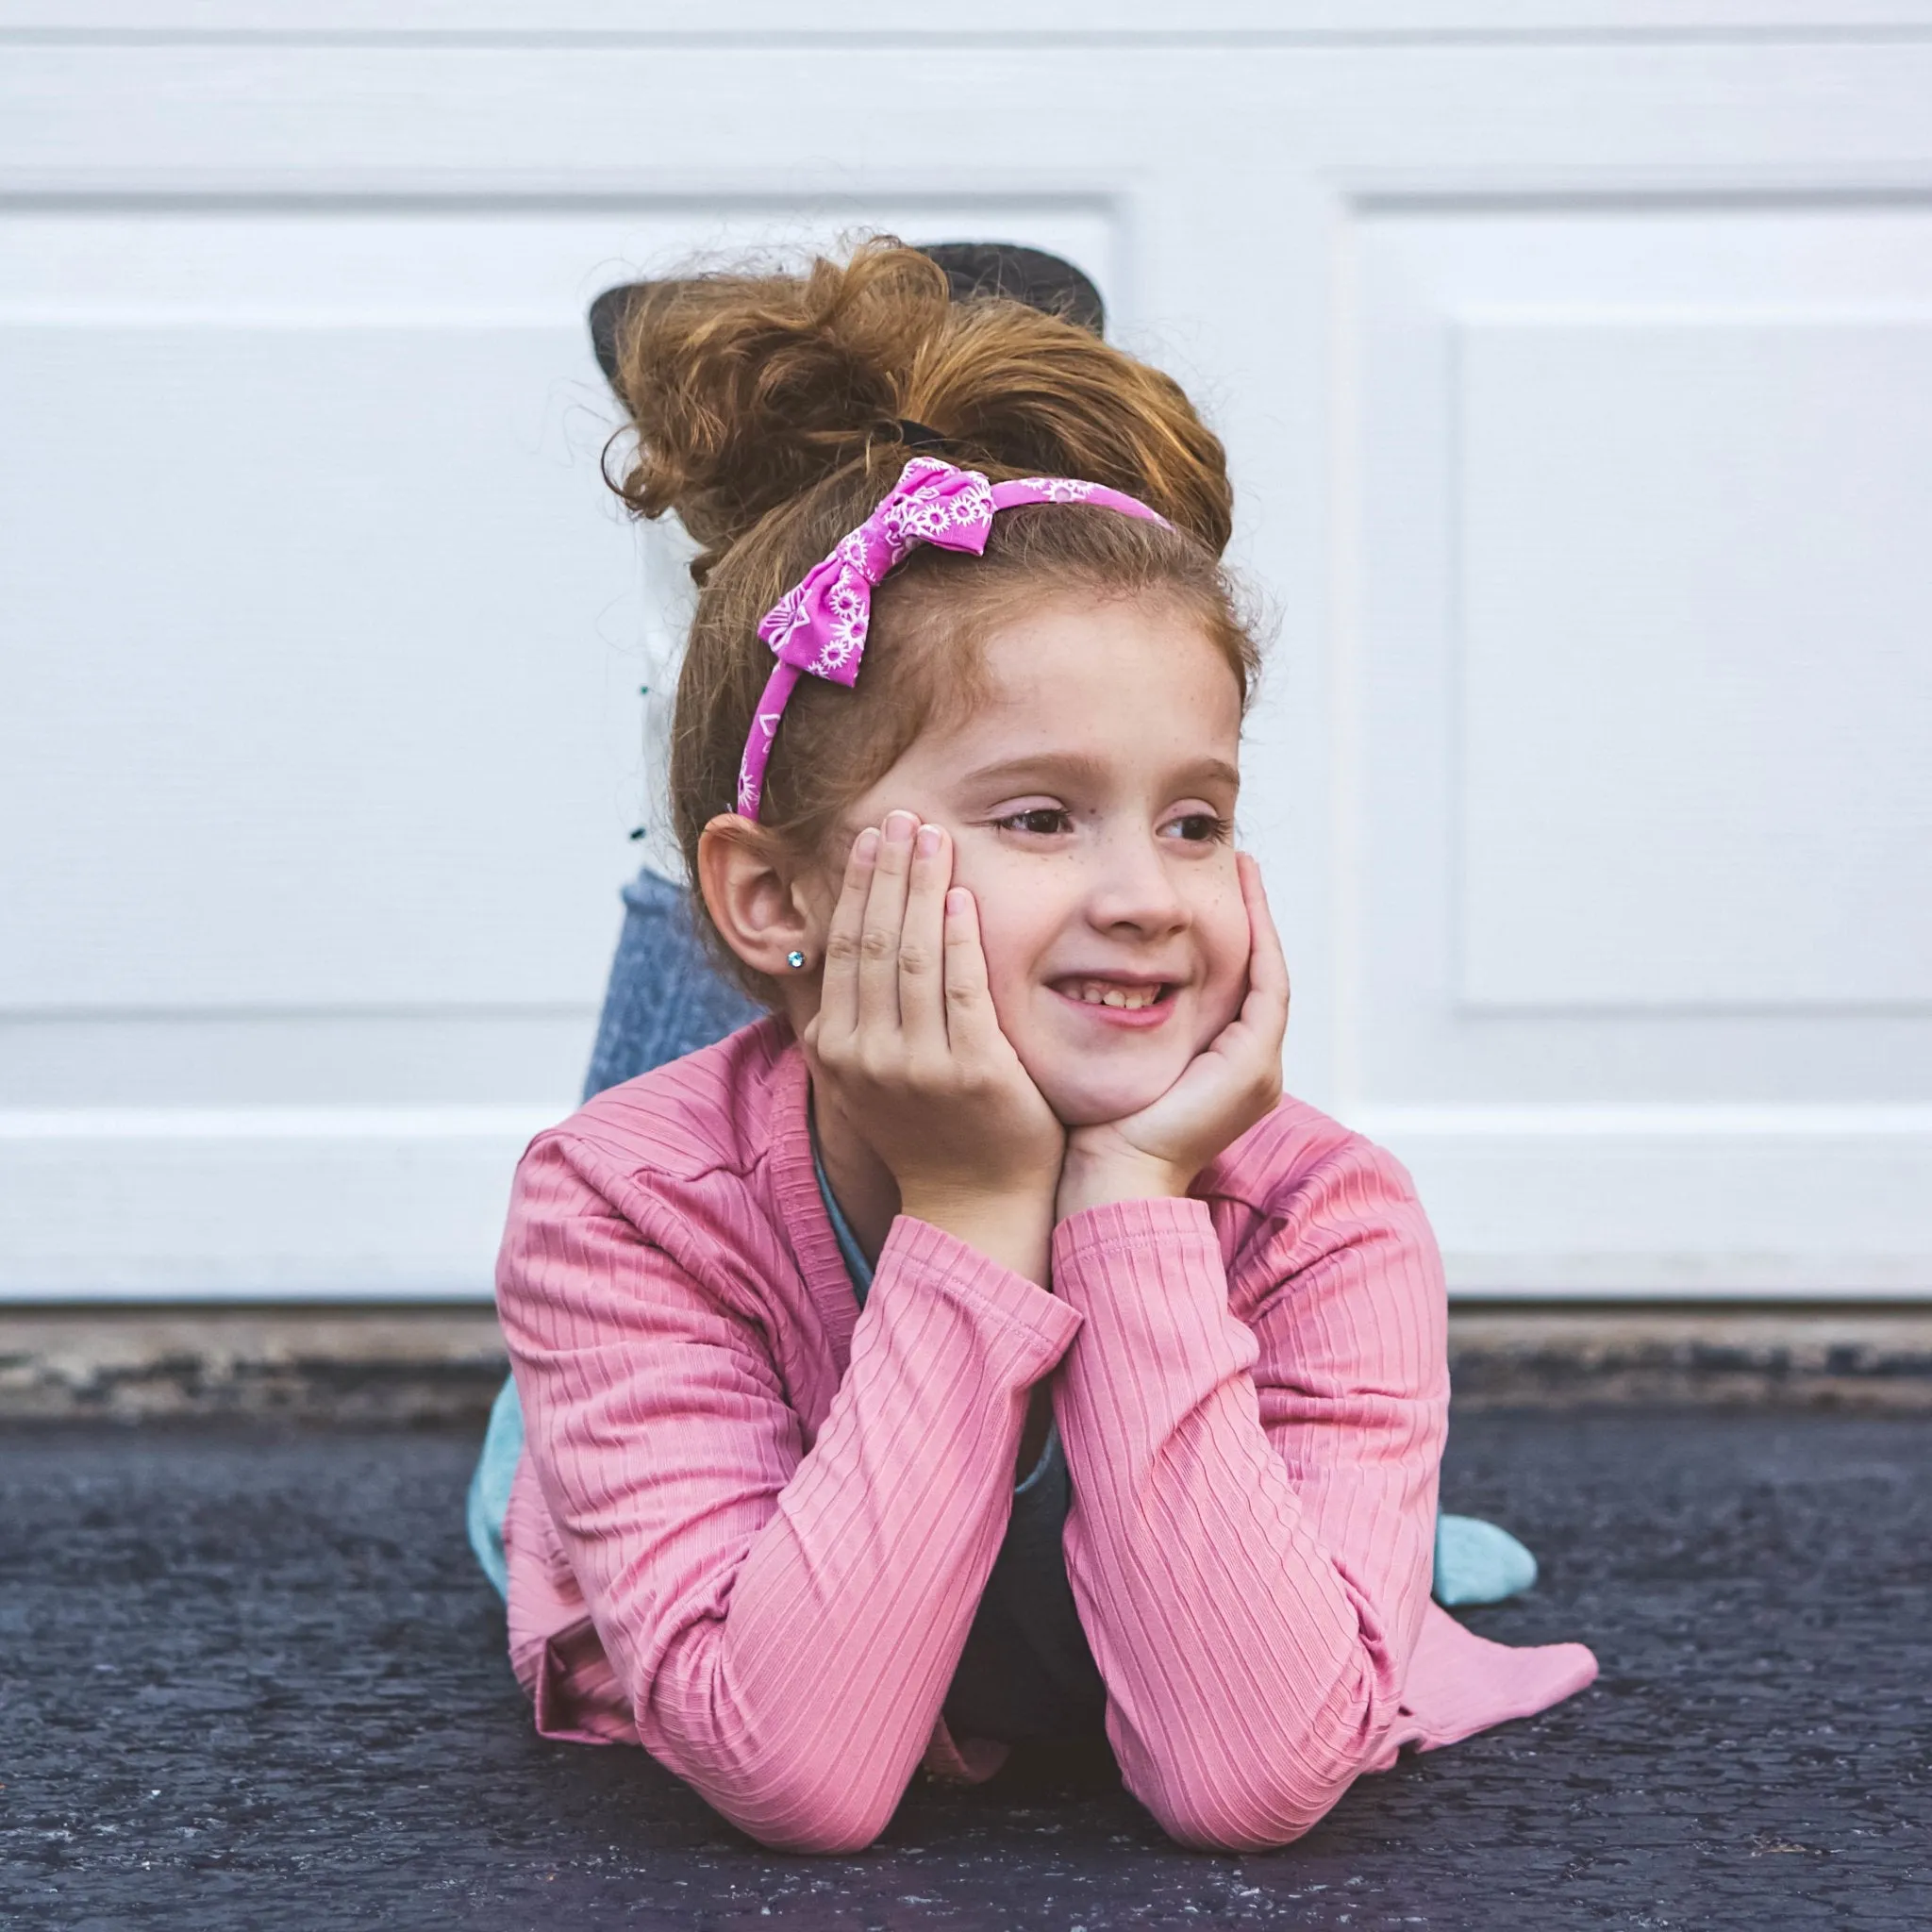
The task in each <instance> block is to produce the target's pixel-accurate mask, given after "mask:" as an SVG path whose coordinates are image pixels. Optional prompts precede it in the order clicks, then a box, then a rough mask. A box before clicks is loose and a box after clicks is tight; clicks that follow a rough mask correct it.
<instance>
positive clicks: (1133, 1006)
mask: <svg viewBox="0 0 1932 1932" xmlns="http://www.w3.org/2000/svg"><path fill="white" fill-rule="evenodd" d="M1079 996H1080V999H1081V1000H1082V1002H1083V1003H1084V1004H1085V1005H1087V1006H1090V1007H1124V1008H1126V1009H1127V1010H1128V1011H1129V1012H1138V1011H1139V1010H1140V1009H1141V1008H1142V1007H1151V1006H1152V1005H1153V1004H1154V1003H1155V1001H1156V1000H1158V998H1159V997H1160V989H1159V988H1158V986H1136V987H1132V988H1128V987H1124V986H1108V985H1105V984H1103V983H1102V982H1101V981H1099V980H1094V979H1087V980H1082V981H1081V983H1080V992H1079Z"/></svg>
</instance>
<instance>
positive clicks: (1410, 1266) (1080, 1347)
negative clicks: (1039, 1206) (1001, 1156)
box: [1053, 1114, 1448, 1850]
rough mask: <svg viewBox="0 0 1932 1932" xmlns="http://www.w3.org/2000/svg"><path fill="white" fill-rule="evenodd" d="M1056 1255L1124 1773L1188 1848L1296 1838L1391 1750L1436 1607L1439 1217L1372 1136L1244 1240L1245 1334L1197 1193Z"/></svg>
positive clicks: (1441, 1386)
mask: <svg viewBox="0 0 1932 1932" xmlns="http://www.w3.org/2000/svg"><path fill="white" fill-rule="evenodd" d="M1287 1118H1289V1117H1288V1116H1286V1115H1285V1114H1284V1115H1277V1116H1276V1117H1275V1119H1274V1120H1273V1121H1270V1122H1269V1123H1267V1124H1264V1125H1263V1126H1262V1127H1260V1128H1258V1129H1257V1130H1256V1133H1255V1135H1254V1136H1253V1138H1252V1139H1251V1141H1249V1142H1248V1143H1247V1146H1246V1147H1245V1148H1244V1150H1243V1153H1244V1155H1250V1154H1252V1155H1264V1154H1265V1152H1266V1149H1267V1145H1268V1143H1269V1141H1271V1139H1275V1140H1279V1139H1284V1138H1286V1133H1285V1131H1284V1132H1280V1133H1278V1132H1277V1124H1278V1123H1281V1122H1283V1121H1284V1120H1285V1119H1287ZM1053 1267H1054V1285H1055V1287H1056V1289H1057V1291H1058V1293H1059V1294H1060V1295H1061V1296H1062V1297H1063V1298H1064V1299H1065V1301H1066V1302H1067V1303H1068V1305H1069V1306H1070V1307H1074V1308H1075V1309H1077V1310H1079V1311H1080V1313H1081V1314H1082V1315H1084V1316H1085V1318H1086V1320H1085V1325H1084V1326H1083V1328H1082V1331H1081V1333H1080V1336H1079V1338H1078V1340H1077V1341H1075V1343H1074V1346H1073V1348H1072V1349H1071V1350H1070V1351H1069V1353H1068V1356H1067V1358H1066V1361H1065V1364H1064V1366H1063V1367H1062V1369H1061V1371H1060V1374H1059V1376H1058V1386H1057V1389H1056V1396H1055V1400H1056V1408H1057V1411H1058V1419H1059V1425H1060V1433H1061V1435H1062V1438H1063V1439H1064V1441H1065V1444H1066V1453H1067V1461H1068V1466H1069V1468H1070V1470H1071V1471H1072V1474H1073V1487H1074V1508H1073V1512H1072V1514H1071V1516H1070V1518H1069V1521H1068V1524H1067V1538H1066V1547H1067V1560H1068V1570H1069V1574H1070V1575H1071V1578H1072V1581H1073V1586H1074V1596H1075V1599H1076V1601H1077V1602H1078V1604H1079V1607H1080V1614H1081V1620H1082V1622H1083V1623H1084V1624H1085V1625H1086V1628H1087V1632H1088V1637H1089V1640H1090V1641H1091V1644H1092V1646H1093V1652H1094V1657H1095V1660H1096V1661H1097V1663H1098V1664H1099V1666H1100V1670H1101V1674H1102V1675H1103V1676H1104V1677H1105V1678H1106V1680H1107V1684H1108V1693H1109V1698H1108V1736H1109V1738H1110V1739H1111V1740H1112V1743H1113V1747H1114V1751H1115V1754H1116V1756H1117V1757H1119V1759H1120V1763H1121V1767H1122V1771H1123V1774H1124V1777H1125V1780H1126V1783H1127V1787H1128V1789H1129V1790H1132V1791H1133V1792H1134V1793H1135V1795H1136V1796H1137V1797H1139V1798H1140V1799H1141V1802H1142V1803H1143V1804H1145V1805H1146V1806H1147V1807H1148V1808H1149V1810H1151V1811H1152V1812H1153V1813H1154V1815H1155V1816H1156V1817H1157V1818H1158V1820H1159V1821H1160V1823H1161V1824H1162V1825H1164V1826H1165V1827H1166V1829H1167V1830H1168V1831H1170V1832H1171V1833H1173V1834H1174V1836H1175V1837H1176V1838H1179V1839H1181V1840H1185V1841H1187V1842H1189V1843H1192V1844H1198V1845H1208V1846H1220V1847H1225V1848H1228V1849H1238V1850H1248V1849H1257V1848H1261V1847H1265V1846H1271V1845H1279V1844H1282V1843H1285V1842H1287V1841H1288V1840H1291V1839H1293V1838H1296V1837H1298V1836H1299V1835H1300V1834H1301V1833H1303V1832H1305V1831H1307V1829H1308V1827H1309V1826H1310V1825H1312V1824H1314V1823H1315V1822H1316V1821H1317V1820H1318V1819H1320V1818H1321V1817H1322V1816H1323V1815H1324V1813H1325V1812H1326V1811H1327V1810H1328V1809H1329V1807H1331V1806H1333V1805H1334V1804H1335V1802H1336V1800H1337V1799H1338V1798H1340V1797H1341V1793H1342V1792H1343V1791H1344V1790H1346V1789H1347V1788H1348V1786H1349V1784H1350V1783H1351V1782H1352V1781H1353V1780H1354V1778H1355V1777H1356V1776H1357V1774H1359V1773H1361V1772H1363V1771H1365V1770H1368V1769H1370V1768H1372V1767H1375V1766H1379V1765H1380V1764H1382V1763H1385V1762H1386V1761H1387V1759H1388V1758H1389V1757H1391V1756H1392V1750H1391V1747H1390V1746H1389V1744H1388V1743H1387V1741H1386V1740H1387V1734H1388V1732H1389V1731H1390V1729H1391V1726H1392V1724H1393V1723H1394V1720H1395V1718H1396V1716H1397V1713H1398V1707H1399V1703H1400V1699H1401V1695H1402V1689H1403V1685H1404V1681H1405V1678H1406V1676H1407V1666H1408V1660H1409V1657H1410V1654H1411V1652H1412V1650H1413V1648H1414V1645H1415V1642H1416V1639H1417V1636H1418V1633H1419V1631H1420V1629H1421V1624H1422V1618H1423V1613H1424V1609H1425V1607H1426V1606H1427V1602H1428V1591H1429V1568H1430V1557H1431V1546H1432V1532H1433V1527H1434V1521H1435V1502H1436V1474H1437V1466H1438V1463H1439V1461H1440V1458H1441V1451H1442V1443H1443V1439H1444V1434H1445V1428H1446V1417H1447V1407H1448V1380H1447V1373H1446V1368H1445V1364H1444V1356H1445V1341H1444V1334H1443V1328H1444V1315H1443V1294H1442V1287H1441V1269H1440V1264H1439V1263H1438V1260H1437V1258H1436V1251H1435V1246H1434V1242H1433V1241H1432V1240H1431V1239H1430V1236H1429V1232H1428V1228H1427V1224H1426V1223H1425V1222H1424V1219H1423V1216H1422V1211H1421V1209H1420V1208H1419V1207H1418V1206H1417V1204H1416V1203H1415V1201H1414V1199H1413V1197H1412V1195H1411V1194H1410V1193H1409V1191H1408V1189H1407V1185H1406V1182H1405V1179H1404V1177H1403V1175H1402V1174H1401V1172H1400V1170H1399V1169H1398V1168H1397V1167H1396V1166H1395V1164H1394V1163H1393V1162H1392V1161H1390V1160H1389V1159H1387V1158H1386V1157H1384V1156H1381V1155H1379V1154H1378V1153H1376V1151H1375V1150H1374V1149H1373V1148H1371V1147H1369V1146H1367V1144H1366V1143H1363V1142H1359V1141H1354V1142H1347V1143H1344V1144H1343V1145H1342V1146H1341V1147H1340V1148H1339V1149H1338V1150H1336V1151H1335V1152H1333V1153H1332V1154H1331V1155H1329V1156H1328V1158H1325V1159H1324V1161H1323V1162H1322V1163H1321V1164H1320V1166H1319V1167H1318V1168H1317V1169H1316V1171H1315V1172H1314V1173H1312V1174H1308V1175H1307V1176H1305V1177H1303V1178H1302V1179H1301V1181H1300V1182H1299V1184H1298V1185H1297V1186H1295V1188H1294V1190H1293V1192H1292V1196H1291V1206H1290V1207H1289V1208H1288V1209H1287V1211H1286V1212H1285V1213H1283V1214H1280V1215H1277V1217H1276V1218H1275V1219H1274V1220H1273V1221H1272V1222H1271V1223H1270V1224H1269V1225H1268V1227H1267V1230H1266V1233H1265V1235H1263V1236H1262V1237H1261V1238H1260V1239H1259V1241H1258V1242H1257V1248H1256V1249H1255V1250H1251V1252H1250V1253H1249V1254H1248V1255H1246V1256H1244V1257H1243V1264H1242V1271H1241V1272H1242V1277H1243V1280H1244V1281H1248V1280H1258V1281H1262V1282H1265V1283H1266V1287H1265V1289H1264V1290H1263V1291H1262V1292H1261V1294H1260V1298H1259V1301H1258V1305H1257V1306H1255V1307H1253V1312H1252V1313H1251V1314H1250V1315H1249V1321H1248V1322H1243V1321H1241V1319H1238V1318H1237V1316H1236V1315H1234V1314H1233V1313H1232V1312H1231V1311H1230V1309H1229V1306H1228V1282H1227V1278H1226V1275H1225V1274H1224V1268H1223V1264H1222V1250H1221V1245H1220V1242H1219V1241H1218V1240H1217V1238H1216V1235H1215V1231H1214V1228H1213V1226H1212V1225H1211V1224H1210V1220H1209V1213H1208V1208H1207V1207H1206V1205H1205V1204H1203V1203H1201V1202H1198V1201H1186V1200H1174V1199H1152V1200H1148V1199H1142V1200H1127V1201H1121V1202H1118V1203H1115V1204H1113V1205H1110V1206H1108V1207H1102V1208H1092V1209H1090V1210H1087V1211H1085V1212H1082V1213H1078V1214H1075V1215H1074V1216H1073V1217H1072V1218H1070V1219H1069V1220H1067V1221H1065V1222H1063V1223H1062V1224H1060V1226H1059V1228H1058V1230H1057V1232H1056V1236H1055V1241H1054V1253H1053ZM1251 1271H1252V1273H1251ZM1243 1300H1244V1303H1245V1302H1247V1300H1248V1297H1247V1296H1245V1295H1244V1297H1243ZM1250 1324H1252V1326H1251V1325H1250Z"/></svg>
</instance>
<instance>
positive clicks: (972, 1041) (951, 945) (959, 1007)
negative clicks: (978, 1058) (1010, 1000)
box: [946, 886, 999, 1055]
mask: <svg viewBox="0 0 1932 1932" xmlns="http://www.w3.org/2000/svg"><path fill="white" fill-rule="evenodd" d="M998 1032H999V1021H998V1019H997V1017H996V1016H995V1015H994V1013H993V1009H992V990H991V987H990V986H988V984H987V979H986V950H985V948H984V947H983V946H981V944H980V943H979V907H978V904H977V902H976V901H975V900H974V897H973V894H972V893H971V892H969V891H967V890H966V888H965V887H964V886H955V887H954V888H953V889H952V890H951V891H949V892H948V893H947V894H946V1038H947V1041H948V1043H949V1044H950V1045H951V1047H952V1050H953V1052H954V1053H955V1054H956V1055H965V1054H968V1053H972V1052H974V1051H978V1050H984V1049H986V1048H988V1047H990V1046H991V1044H992V1039H993V1036H994V1035H996V1034H997V1033H998Z"/></svg>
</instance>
